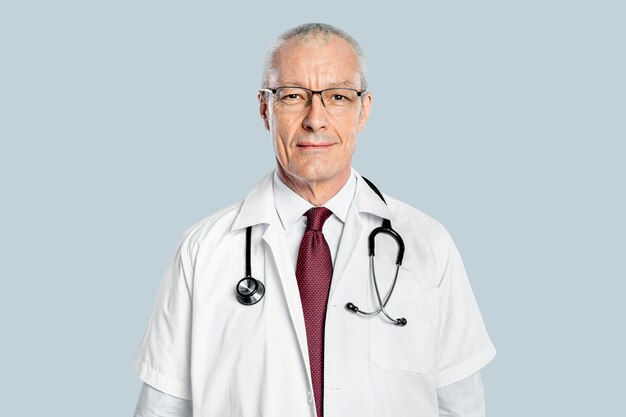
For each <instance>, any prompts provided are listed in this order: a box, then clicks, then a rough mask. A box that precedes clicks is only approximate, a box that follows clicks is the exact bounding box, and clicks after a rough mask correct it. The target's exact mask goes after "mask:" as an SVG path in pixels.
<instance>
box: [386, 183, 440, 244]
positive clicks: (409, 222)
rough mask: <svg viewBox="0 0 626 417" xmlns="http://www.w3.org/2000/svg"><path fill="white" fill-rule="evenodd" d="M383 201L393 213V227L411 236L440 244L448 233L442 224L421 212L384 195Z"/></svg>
mask: <svg viewBox="0 0 626 417" xmlns="http://www.w3.org/2000/svg"><path fill="white" fill-rule="evenodd" d="M385 200H386V201H387V204H388V205H389V209H390V210H391V212H392V213H393V219H394V220H393V222H392V223H393V224H394V227H396V225H397V227H398V228H400V229H403V230H406V233H409V234H411V235H414V234H419V235H421V237H422V239H424V238H426V239H428V240H432V241H433V242H441V241H442V240H444V239H446V238H447V236H448V232H447V231H446V229H445V227H444V226H443V224H441V223H440V222H439V221H438V220H436V219H434V218H433V217H431V216H430V215H428V214H426V213H424V212H423V211H421V210H419V209H417V208H415V207H413V206H411V205H409V204H407V203H405V202H403V201H401V200H398V199H397V198H395V197H392V196H389V195H386V194H385Z"/></svg>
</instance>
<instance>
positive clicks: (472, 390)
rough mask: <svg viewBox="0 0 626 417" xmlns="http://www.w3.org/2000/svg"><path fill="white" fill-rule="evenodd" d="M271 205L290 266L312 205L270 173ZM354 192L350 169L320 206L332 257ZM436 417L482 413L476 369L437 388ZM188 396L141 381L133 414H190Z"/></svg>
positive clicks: (168, 416) (141, 416)
mask: <svg viewBox="0 0 626 417" xmlns="http://www.w3.org/2000/svg"><path fill="white" fill-rule="evenodd" d="M273 187H274V205H275V208H276V211H277V213H278V217H279V218H280V221H281V224H282V227H283V229H284V233H285V237H286V240H287V244H288V249H289V253H290V258H291V261H292V264H293V269H294V270H295V267H296V260H297V257H298V251H299V249H300V241H301V240H302V236H303V235H304V231H305V229H306V216H304V213H305V212H306V211H307V210H309V209H310V208H311V207H313V205H312V204H311V203H309V202H308V201H306V200H305V199H303V198H302V197H301V196H299V195H298V194H296V193H295V192H294V191H292V190H291V189H290V188H289V187H287V185H286V184H285V183H284V182H283V181H282V180H280V178H279V177H278V174H277V173H276V172H275V173H274V178H273ZM355 192H356V173H355V172H354V170H353V171H352V173H351V175H350V177H349V179H348V181H347V182H346V184H345V185H344V186H343V187H342V188H341V190H340V191H339V192H338V193H337V194H335V196H333V197H332V198H331V199H330V200H328V201H327V202H326V203H325V204H324V207H326V208H328V209H329V210H330V211H332V213H333V215H332V216H330V217H329V218H328V220H327V221H326V222H325V224H324V228H323V233H324V237H325V239H326V241H327V242H328V246H329V248H330V254H331V258H332V261H333V265H334V263H335V258H336V255H337V251H338V248H339V243H340V240H341V234H342V232H343V226H344V223H345V221H346V218H347V214H348V210H349V209H350V205H351V204H352V200H353V198H354V194H355ZM437 398H438V401H439V416H440V417H484V416H485V404H484V403H485V402H484V390H483V385H482V380H481V377H480V373H479V372H477V373H475V374H474V375H472V376H470V377H467V378H465V379H462V380H460V381H458V382H455V383H453V384H451V385H448V386H445V387H441V388H438V389H437ZM191 403H192V401H191V400H185V399H181V398H177V397H174V396H171V395H169V394H166V393H163V392H161V391H159V390H157V389H155V388H153V387H151V386H150V385H148V384H146V383H143V385H142V388H141V392H140V394H139V399H138V402H137V406H136V409H135V413H134V415H133V416H134V417H192V407H191Z"/></svg>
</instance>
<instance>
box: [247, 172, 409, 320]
mask: <svg viewBox="0 0 626 417" xmlns="http://www.w3.org/2000/svg"><path fill="white" fill-rule="evenodd" d="M362 178H363V180H364V181H365V182H366V183H367V185H369V186H370V188H371V189H372V190H373V191H374V192H375V193H376V194H377V195H378V197H380V198H381V200H383V202H384V203H385V204H387V202H386V201H385V198H384V197H383V195H382V193H381V192H380V191H379V190H378V188H376V186H375V185H374V184H373V183H372V182H371V181H370V180H368V179H367V178H365V177H362ZM379 233H384V234H387V235H389V236H391V237H392V238H393V239H394V240H395V241H396V244H397V246H398V249H397V252H396V272H395V274H394V277H393V282H392V284H391V287H390V288H389V291H388V292H387V294H386V295H385V297H384V298H383V297H381V295H380V290H379V288H378V281H377V280H376V268H375V265H374V252H375V251H374V248H375V240H376V235H378V234H379ZM251 235H252V226H248V227H247V228H246V276H245V277H243V278H242V279H241V280H240V281H239V282H238V283H237V286H236V288H235V290H236V291H235V296H236V297H237V300H238V301H239V302H240V303H241V304H243V305H254V304H256V303H258V302H259V301H261V299H262V298H263V296H264V295H265V285H264V284H263V283H262V282H261V281H259V280H258V279H256V278H254V277H252V267H251V266H250V252H251V245H252V244H251ZM368 246H369V258H370V276H371V277H372V281H373V282H374V290H375V292H376V298H377V299H378V306H379V308H378V310H375V311H369V312H368V311H363V310H361V309H359V308H358V307H357V306H355V305H354V303H347V304H346V309H348V310H349V311H351V312H353V313H359V314H363V315H364V316H375V315H376V314H379V313H381V312H382V313H383V314H384V315H385V317H387V318H388V319H389V320H390V321H391V322H392V323H393V324H396V325H398V326H405V325H406V323H407V321H406V319H405V318H404V317H400V318H397V319H394V318H392V317H391V316H390V315H389V313H387V310H386V309H385V307H386V306H387V304H388V303H389V299H390V298H391V294H393V290H394V288H395V286H396V282H397V281H398V273H399V272H400V265H402V258H404V241H403V240H402V237H401V236H400V234H399V233H398V232H396V231H395V230H394V229H393V228H392V227H391V221H390V220H389V219H383V223H382V225H381V226H379V227H377V228H375V229H374V230H372V232H371V233H370V235H369V238H368Z"/></svg>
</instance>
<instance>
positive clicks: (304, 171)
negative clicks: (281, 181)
mask: <svg viewBox="0 0 626 417" xmlns="http://www.w3.org/2000/svg"><path fill="white" fill-rule="evenodd" d="M274 69H275V71H274V72H273V74H272V76H271V77H270V80H269V82H268V85H267V86H266V87H269V88H276V87H280V86H298V87H305V88H309V89H311V90H323V89H326V88H331V87H346V88H353V89H355V90H358V91H360V90H361V79H360V76H359V73H358V69H359V66H358V59H357V56H356V54H355V53H354V51H353V49H352V47H351V46H350V44H349V43H348V42H347V41H345V40H344V39H341V38H339V37H331V38H330V39H329V40H328V41H324V40H321V39H320V40H315V39H313V40H308V41H305V42H303V41H301V40H298V39H295V38H292V39H290V40H288V41H287V42H285V44H283V46H282V47H281V48H280V50H279V52H278V55H277V58H276V61H275V65H274ZM259 103H260V112H261V117H262V118H263V120H264V122H265V126H266V127H267V129H268V130H269V131H270V132H271V135H272V138H273V141H274V151H275V153H276V160H277V163H278V169H279V172H280V173H281V174H282V175H283V176H285V177H286V179H287V180H288V181H292V182H297V183H308V184H312V183H320V182H322V183H327V184H334V183H338V185H339V186H340V185H343V183H344V182H345V181H346V180H347V178H348V175H349V173H350V166H351V161H352V154H353V152H354V148H355V145H356V138H357V133H358V132H360V131H361V130H362V129H363V128H364V127H365V123H366V121H367V117H368V114H369V109H370V105H371V96H370V95H369V94H365V95H364V96H362V98H360V99H359V101H358V105H357V106H355V108H354V110H353V111H350V112H345V113H342V114H340V115H332V114H329V113H328V112H327V111H326V108H325V107H324V105H323V104H322V101H321V98H320V95H319V94H314V95H313V98H312V101H311V105H310V106H309V107H308V108H306V109H304V110H302V111H301V112H298V113H293V112H286V111H284V108H282V107H281V106H280V105H279V103H277V98H276V97H274V95H273V94H271V93H266V94H263V93H260V94H259Z"/></svg>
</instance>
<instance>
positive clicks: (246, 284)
mask: <svg viewBox="0 0 626 417" xmlns="http://www.w3.org/2000/svg"><path fill="white" fill-rule="evenodd" d="M236 290H237V293H236V294H235V295H236V297H237V301H239V302H240V303H241V304H243V305H248V306H250V305H253V304H256V303H258V302H259V301H260V300H261V298H263V295H264V294H265V285H263V283H262V282H261V281H259V280H258V279H254V278H252V277H245V278H242V279H241V280H240V281H239V283H237V288H236Z"/></svg>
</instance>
